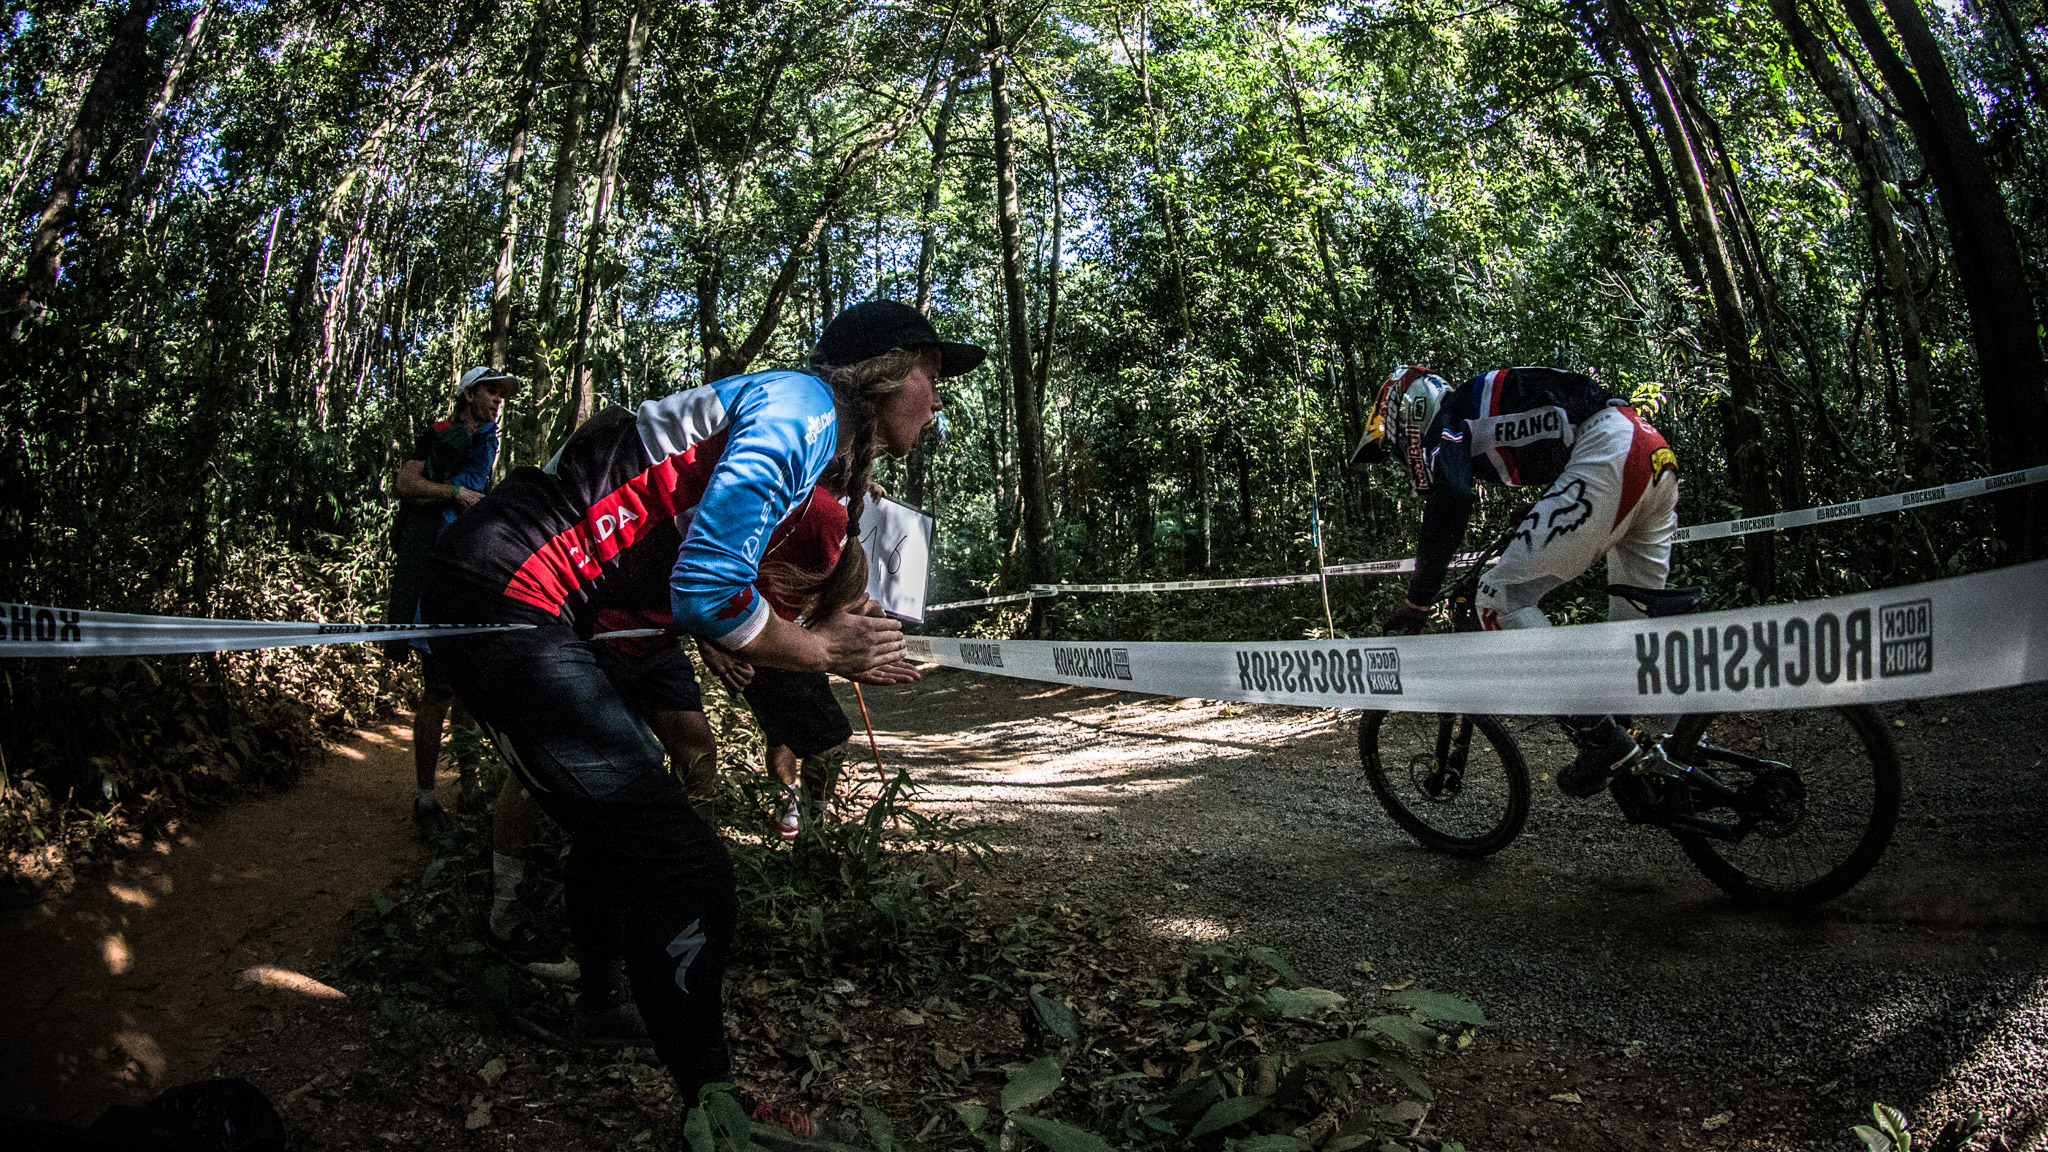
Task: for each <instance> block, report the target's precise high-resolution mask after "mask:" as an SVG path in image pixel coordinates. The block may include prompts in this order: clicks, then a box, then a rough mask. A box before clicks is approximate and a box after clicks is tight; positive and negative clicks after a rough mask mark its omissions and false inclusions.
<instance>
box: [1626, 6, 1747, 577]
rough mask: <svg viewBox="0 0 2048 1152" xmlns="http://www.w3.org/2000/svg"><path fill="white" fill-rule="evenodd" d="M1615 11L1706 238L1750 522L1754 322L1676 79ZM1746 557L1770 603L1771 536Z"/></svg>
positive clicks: (1739, 490)
mask: <svg viewBox="0 0 2048 1152" xmlns="http://www.w3.org/2000/svg"><path fill="white" fill-rule="evenodd" d="M1607 8H1608V13H1609V15H1610V16H1611V18H1612V20H1613V24H1614V29H1615V31H1616V33H1617V34H1618V35H1619V37H1620V39H1621V42H1622V45H1623V47H1624V48H1626V49H1627V51H1628V54H1629V57H1630V58H1631V60H1633V61H1634V63H1635V68H1636V74H1637V76H1638V78H1639V79H1640V80H1641V81H1642V84H1643V87H1644V89H1645V90H1646V91H1648V92H1649V94H1650V104H1651V107H1653V108H1654V109H1655V110H1656V113H1657V120H1658V125H1659V127H1660V128H1661V129H1662V130H1663V132H1664V142H1665V146H1666V148H1667V150H1668V151H1669V152H1670V153H1671V167H1672V171H1673V172H1674V173H1676V175H1677V177H1678V185H1679V187H1680V188H1681V189H1682V190H1683V191H1684V193H1685V199H1686V205H1687V207H1688V208H1689V209H1690V211H1691V213H1692V220H1693V227H1694V229H1695V230H1696V231H1697V233H1698V235H1697V237H1696V239H1697V240H1698V244H1699V249H1700V255H1701V258H1702V264H1703V266H1704V269H1705V272H1706V279H1707V287H1708V292H1709V295H1710V297H1711V299H1712V301H1713V312H1714V323H1715V328H1716V330H1717V332H1718V334H1719V337H1720V343H1721V349H1722V355H1723V356H1724V357H1725V359H1726V366H1727V373H1728V392H1729V396H1728V403H1726V404H1724V405H1721V409H1722V418H1721V439H1722V446H1723V449H1724V450H1725V451H1726V453H1727V455H1728V462H1729V468H1730V471H1731V473H1732V477H1731V479H1732V480H1733V481H1734V487H1735V491H1736V498H1737V500H1738V501H1739V502H1740V504H1741V506H1742V511H1743V514H1744V515H1745V516H1759V515H1762V514H1764V513H1766V512H1768V511H1770V510H1771V488H1770V459H1769V446H1768V444H1767V443H1766V441H1765V433H1764V427H1763V420H1762V418H1761V417H1760V416H1759V415H1758V402H1759V400H1760V398H1761V397H1760V391H1761V389H1760V388H1759V387H1758V379H1757V376H1758V373H1757V367H1756V362H1755V360H1754V359H1752V358H1751V356H1750V351H1749V323H1748V314H1747V312H1746V310H1745V309H1744V307H1743V302H1742V294H1741V291H1740V290H1739V289H1738V288H1737V286H1736V271H1735V261H1734V259H1733V257H1731V256H1730V254H1729V251H1728V242H1727V239H1726V235H1725V233H1724V231H1723V229H1722V225H1721V220H1720V217H1719V215H1718V213H1717V212H1716V211H1715V196H1714V190H1713V188H1712V186H1711V185H1710V184H1709V182H1708V178H1707V172H1706V166H1705V164H1704V163H1703V162H1702V158H1701V155H1700V152H1699V143H1698V134H1697V129H1696V128H1695V127H1694V126H1693V125H1691V124H1689V123H1688V121H1687V118H1686V115H1685V109H1684V107H1683V106H1682V104H1681V103H1680V101H1679V98H1678V94H1677V92H1676V91H1675V90H1674V86H1673V84H1672V82H1671V78H1670V76H1669V75H1668V74H1667V73H1666V71H1665V69H1664V66H1663V63H1662V61H1661V60H1660V59H1659V58H1658V56H1657V54H1656V51H1655V49H1654V48H1653V47H1652V46H1651V45H1650V43H1649V40H1648V37H1647V36H1646V35H1645V33H1644V31H1643V27H1642V25H1641V24H1640V23H1638V22H1637V21H1636V18H1635V13H1634V12H1632V11H1631V10H1630V9H1629V7H1628V3H1627V0H1607ZM1742 551H1743V562H1744V563H1743V568H1744V575H1745V576H1746V578H1747V582H1748V583H1749V585H1750V588H1751V589H1752V591H1753V592H1754V594H1755V595H1756V596H1758V597H1759V598H1763V599H1768V598H1769V597H1770V596H1771V594H1772V592H1773V590H1774V588H1775V585H1776V580H1775V575H1774V572H1775V562H1774V559H1773V556H1774V551H1775V550H1774V548H1773V541H1772V538H1771V534H1770V533H1759V534H1756V535H1753V536H1746V537H1744V538H1743V549H1742Z"/></svg>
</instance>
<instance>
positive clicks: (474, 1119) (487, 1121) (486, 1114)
mask: <svg viewBox="0 0 2048 1152" xmlns="http://www.w3.org/2000/svg"><path fill="white" fill-rule="evenodd" d="M462 1126H463V1127H464V1128H467V1129H469V1130H470V1131H472V1132H474V1131H475V1130H477V1129H478V1128H488V1127H490V1126H491V1106H490V1104H488V1103H486V1102H485V1100H484V1098H483V1097H481V1096H479V1097H477V1098H476V1099H475V1100H474V1101H472V1102H471V1107H470V1110H469V1119H467V1120H464V1121H463V1122H462Z"/></svg>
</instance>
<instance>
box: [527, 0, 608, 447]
mask: <svg viewBox="0 0 2048 1152" xmlns="http://www.w3.org/2000/svg"><path fill="white" fill-rule="evenodd" d="M578 9H579V11H580V17H579V19H578V22H577V26H576V46H575V48H574V49H573V50H572V52H571V53H570V57H569V95H568V98H567V100H566V101H565V102H564V103H563V106H562V127H561V132H560V134H559V135H558V136H557V137H556V141H555V171H554V179H553V181H552V187H551V188H550V190H549V193H548V220H547V232H546V240H545V247H543V248H542V250H541V259H540V300H539V302H538V303H537V305H536V306H535V308H534V313H533V327H534V337H535V339H534V353H533V367H532V369H531V375H532V377H533V410H534V411H535V412H539V413H546V412H547V411H549V407H550V405H551V404H552V403H554V400H555V396H554V363H553V360H554V350H555V348H556V347H557V346H558V345H559V343H560V340H559V339H558V336H559V329H560V326H561V316H560V311H561V309H560V303H561V298H562V263H563V258H564V257H565V256H566V255H567V249H568V243H569V241H568V235H567V232H568V227H569V214H570V211H571V210H572V209H573V208H574V206H575V202H576V189H577V183H578V181H577V176H576V153H577V152H578V151H579V150H580V149H581V148H582V147H583V114H584V111H585V106H586V105H588V104H589V102H590V70H591V69H592V68H593V67H595V66H596V64H595V61H593V60H592V59H591V43H592V40H593V38H594V37H595V35H596V27H595V25H596V20H595V13H594V12H593V10H592V3H591V0H580V2H579V4H578ZM547 435H548V421H547V419H546V418H545V416H543V417H542V419H541V420H539V421H538V422H537V423H536V425H535V428H534V444H533V451H532V453H531V456H530V457H529V458H530V459H534V460H544V459H546V458H547V456H548V451H547Z"/></svg>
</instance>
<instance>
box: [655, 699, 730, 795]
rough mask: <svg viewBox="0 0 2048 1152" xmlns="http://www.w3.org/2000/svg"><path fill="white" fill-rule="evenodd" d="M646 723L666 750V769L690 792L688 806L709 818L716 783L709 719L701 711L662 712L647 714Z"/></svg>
mask: <svg viewBox="0 0 2048 1152" xmlns="http://www.w3.org/2000/svg"><path fill="white" fill-rule="evenodd" d="M647 726H648V727H649V728H652V729H654V738H655V739H657V740H659V741H661V746H662V749H663V750H664V751H666V752H667V753H668V759H669V766H670V769H671V770H672V771H674V772H675V774H676V778H677V779H679V780H681V781H682V782H683V788H684V790H685V791H687V792H688V793H689V794H690V807H692V808H695V809H696V810H697V815H699V816H702V817H703V818H704V819H705V820H706V821H710V820H711V819H712V816H713V809H712V800H713V797H714V796H715V795H716V794H717V793H716V789H715V787H714V786H715V785H716V784H717V782H718V740H717V738H716V737H714V736H712V734H711V722H710V721H709V720H706V719H705V718H704V713H702V712H682V711H662V712H656V713H655V714H653V715H652V716H649V717H648V718H647Z"/></svg>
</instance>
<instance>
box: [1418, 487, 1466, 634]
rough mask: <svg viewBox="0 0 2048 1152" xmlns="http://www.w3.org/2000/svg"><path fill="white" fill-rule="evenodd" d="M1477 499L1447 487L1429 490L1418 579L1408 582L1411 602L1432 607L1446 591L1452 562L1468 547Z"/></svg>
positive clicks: (1420, 542)
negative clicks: (1467, 536) (1460, 548)
mask: <svg viewBox="0 0 2048 1152" xmlns="http://www.w3.org/2000/svg"><path fill="white" fill-rule="evenodd" d="M1475 502H1476V499H1475V498H1474V497H1473V496H1471V495H1469V494H1467V493H1464V492H1459V491H1456V490H1455V489H1451V488H1446V487H1441V486H1439V487H1435V488H1431V489H1430V490H1429V498H1428V500H1427V501H1426V502H1425V503H1424V504H1423V506H1422V538H1421V539H1420V540H1418V541H1417V542H1416V546H1415V576H1414V578H1413V579H1411V580H1410V581H1408V602H1409V603H1410V604H1420V605H1425V606H1426V605H1430V604H1434V603H1436V601H1437V596H1438V595H1439V594H1440V593H1441V592H1442V591H1443V586H1444V573H1445V572H1446V571H1447V570H1449V568H1450V566H1451V558H1452V557H1453V556H1456V555H1457V554H1458V545H1459V544H1462V543H1464V540H1465V525H1467V524H1468V523H1470V522H1471V520H1472V505H1473V504H1474V503H1475Z"/></svg>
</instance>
